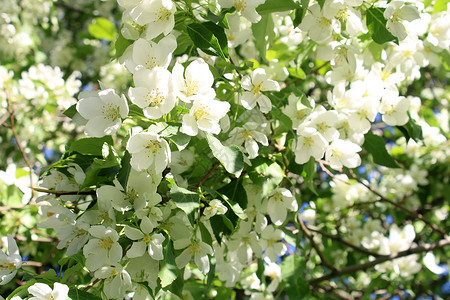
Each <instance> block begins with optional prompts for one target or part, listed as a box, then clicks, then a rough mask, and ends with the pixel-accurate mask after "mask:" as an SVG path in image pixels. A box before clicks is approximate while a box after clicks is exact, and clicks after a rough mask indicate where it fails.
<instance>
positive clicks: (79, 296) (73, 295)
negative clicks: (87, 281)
mask: <svg viewBox="0 0 450 300" xmlns="http://www.w3.org/2000/svg"><path fill="white" fill-rule="evenodd" d="M100 299H101V298H100V297H97V296H95V295H93V294H91V293H88V292H84V291H82V290H78V289H70V290H69V300H100Z"/></svg>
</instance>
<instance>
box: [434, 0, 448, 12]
mask: <svg viewBox="0 0 450 300" xmlns="http://www.w3.org/2000/svg"><path fill="white" fill-rule="evenodd" d="M447 4H448V0H436V1H435V2H434V5H433V14H435V13H438V12H441V11H444V10H446V9H447Z"/></svg>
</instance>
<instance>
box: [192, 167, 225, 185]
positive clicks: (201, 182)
mask: <svg viewBox="0 0 450 300" xmlns="http://www.w3.org/2000/svg"><path fill="white" fill-rule="evenodd" d="M218 166H220V162H216V163H215V164H214V165H213V166H212V167H211V169H209V171H208V173H206V174H205V176H203V178H202V179H200V181H199V182H198V183H197V184H196V185H194V186H193V187H192V188H191V191H195V190H196V189H197V188H198V187H199V186H201V185H202V184H204V183H205V181H206V180H207V179H208V178H209V176H211V174H212V172H214V170H215V169H217V167H218Z"/></svg>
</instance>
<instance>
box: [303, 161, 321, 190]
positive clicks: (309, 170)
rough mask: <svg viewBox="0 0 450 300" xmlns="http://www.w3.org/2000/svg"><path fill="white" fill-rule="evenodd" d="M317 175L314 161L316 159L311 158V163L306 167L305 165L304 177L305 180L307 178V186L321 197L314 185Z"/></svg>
mask: <svg viewBox="0 0 450 300" xmlns="http://www.w3.org/2000/svg"><path fill="white" fill-rule="evenodd" d="M315 173H316V160H315V159H314V157H311V158H310V159H309V161H308V162H307V163H306V164H305V165H303V172H302V176H303V178H305V183H306V186H307V187H308V188H309V189H310V190H311V192H313V193H314V194H315V195H316V196H319V194H318V193H317V191H316V188H315V187H314V183H313V179H314V174H315Z"/></svg>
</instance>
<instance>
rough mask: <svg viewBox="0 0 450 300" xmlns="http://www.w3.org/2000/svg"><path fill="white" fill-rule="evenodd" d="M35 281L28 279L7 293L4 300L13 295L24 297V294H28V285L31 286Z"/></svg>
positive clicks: (8, 299)
mask: <svg viewBox="0 0 450 300" xmlns="http://www.w3.org/2000/svg"><path fill="white" fill-rule="evenodd" d="M36 282H37V281H36V279H31V280H28V281H27V282H26V283H25V284H24V285H21V286H19V287H18V288H16V289H15V290H14V291H13V292H12V293H11V294H9V296H8V297H6V300H11V299H12V298H13V297H15V296H18V297H21V298H23V299H24V298H25V297H26V296H28V295H29V294H28V288H29V287H30V286H32V285H33V284H35V283H36Z"/></svg>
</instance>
